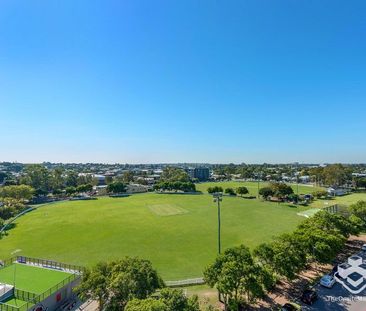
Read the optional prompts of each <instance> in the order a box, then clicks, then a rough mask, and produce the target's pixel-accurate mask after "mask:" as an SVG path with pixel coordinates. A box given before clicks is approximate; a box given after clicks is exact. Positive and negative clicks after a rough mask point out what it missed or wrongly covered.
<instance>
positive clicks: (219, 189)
mask: <svg viewBox="0 0 366 311" xmlns="http://www.w3.org/2000/svg"><path fill="white" fill-rule="evenodd" d="M207 192H208V193H209V194H213V193H217V192H221V193H222V192H224V190H223V189H222V187H220V186H214V187H208V188H207Z"/></svg>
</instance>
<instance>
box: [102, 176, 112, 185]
mask: <svg viewBox="0 0 366 311" xmlns="http://www.w3.org/2000/svg"><path fill="white" fill-rule="evenodd" d="M104 180H105V183H106V184H107V185H109V184H111V183H113V177H112V176H105V179H104Z"/></svg>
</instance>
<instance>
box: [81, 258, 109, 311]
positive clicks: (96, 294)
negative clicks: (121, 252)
mask: <svg viewBox="0 0 366 311" xmlns="http://www.w3.org/2000/svg"><path fill="white" fill-rule="evenodd" d="M111 268H112V266H111V264H108V263H105V262H100V263H98V264H97V265H95V266H94V267H93V268H91V269H87V270H85V271H84V273H83V276H82V280H81V283H80V285H79V286H78V287H77V289H76V290H77V292H79V296H80V298H82V299H85V300H86V299H93V300H97V301H98V307H99V310H103V309H104V307H105V305H106V303H107V301H108V299H109V290H108V287H109V282H110V280H109V279H110V274H111Z"/></svg>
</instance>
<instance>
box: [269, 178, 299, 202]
mask: <svg viewBox="0 0 366 311" xmlns="http://www.w3.org/2000/svg"><path fill="white" fill-rule="evenodd" d="M269 187H270V188H271V189H272V191H273V195H274V196H275V197H277V198H279V199H281V200H283V199H285V198H287V197H288V196H289V195H290V194H293V193H294V191H293V189H292V188H291V187H290V186H288V185H286V184H284V183H277V182H276V183H271V184H270V186H269Z"/></svg>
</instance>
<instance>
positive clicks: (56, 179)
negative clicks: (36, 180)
mask: <svg viewBox="0 0 366 311" xmlns="http://www.w3.org/2000/svg"><path fill="white" fill-rule="evenodd" d="M63 174H64V170H63V168H61V167H57V168H55V169H54V170H53V171H52V172H51V173H50V178H51V190H52V191H54V190H55V189H63V188H65V177H64V175H63Z"/></svg>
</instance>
